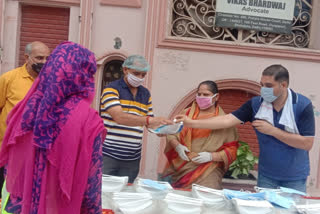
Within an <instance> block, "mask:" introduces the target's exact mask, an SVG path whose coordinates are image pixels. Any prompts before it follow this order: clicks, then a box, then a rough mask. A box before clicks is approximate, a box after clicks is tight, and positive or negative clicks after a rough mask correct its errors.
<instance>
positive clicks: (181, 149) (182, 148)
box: [175, 144, 190, 161]
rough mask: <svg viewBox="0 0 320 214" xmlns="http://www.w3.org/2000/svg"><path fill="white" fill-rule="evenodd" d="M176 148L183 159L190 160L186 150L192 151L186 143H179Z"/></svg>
mask: <svg viewBox="0 0 320 214" xmlns="http://www.w3.org/2000/svg"><path fill="white" fill-rule="evenodd" d="M175 150H176V152H177V153H178V155H179V157H180V158H181V159H182V160H185V161H189V158H188V156H187V155H186V152H190V151H189V149H188V148H187V147H185V146H184V145H181V144H178V146H176V148H175Z"/></svg>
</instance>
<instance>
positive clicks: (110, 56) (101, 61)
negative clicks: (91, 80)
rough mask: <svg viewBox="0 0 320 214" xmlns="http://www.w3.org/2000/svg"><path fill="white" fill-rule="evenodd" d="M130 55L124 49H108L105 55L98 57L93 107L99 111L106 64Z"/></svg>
mask: <svg viewBox="0 0 320 214" xmlns="http://www.w3.org/2000/svg"><path fill="white" fill-rule="evenodd" d="M127 57H128V53H126V52H124V51H107V52H106V53H104V54H103V55H101V56H99V57H96V61H97V72H96V75H95V85H96V95H95V99H94V101H93V102H92V107H93V108H94V109H96V110H97V111H99V106H100V104H99V103H100V96H101V90H100V88H101V80H102V74H103V69H104V66H105V65H106V64H107V63H108V62H110V61H112V60H125V59H126V58H127Z"/></svg>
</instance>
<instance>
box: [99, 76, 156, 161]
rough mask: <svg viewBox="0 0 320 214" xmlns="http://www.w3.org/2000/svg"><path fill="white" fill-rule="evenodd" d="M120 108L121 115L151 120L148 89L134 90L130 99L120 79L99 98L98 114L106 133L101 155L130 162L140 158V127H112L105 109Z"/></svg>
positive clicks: (129, 92)
mask: <svg viewBox="0 0 320 214" xmlns="http://www.w3.org/2000/svg"><path fill="white" fill-rule="evenodd" d="M114 106H121V107H122V111H123V112H125V113H129V114H134V115H139V116H147V115H148V116H153V112H152V102H151V96H150V92H149V90H148V89H146V88H145V87H143V86H139V87H138V91H137V94H136V96H135V97H133V95H132V93H131V91H130V89H129V87H128V85H127V84H126V82H125V81H124V79H123V78H121V79H119V80H116V81H114V82H111V83H110V84H109V85H107V86H106V87H105V88H104V90H103V93H102V96H101V104H100V113H101V117H102V119H103V121H104V126H105V128H106V129H107V131H108V133H107V136H106V139H105V141H104V143H103V149H102V153H103V154H104V155H106V156H109V157H111V158H114V159H117V160H124V161H131V160H137V159H140V157H141V148H142V146H141V143H142V136H143V126H125V125H120V124H118V123H116V122H115V121H114V120H113V118H112V117H111V115H110V114H108V109H109V108H111V107H114Z"/></svg>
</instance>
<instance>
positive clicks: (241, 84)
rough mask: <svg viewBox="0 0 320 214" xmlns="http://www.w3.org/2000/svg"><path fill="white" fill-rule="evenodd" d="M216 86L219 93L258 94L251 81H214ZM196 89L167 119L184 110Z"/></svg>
mask: <svg viewBox="0 0 320 214" xmlns="http://www.w3.org/2000/svg"><path fill="white" fill-rule="evenodd" d="M215 83H217V85H218V89H219V91H222V90H227V89H233V90H241V91H246V92H249V93H251V94H254V95H259V94H260V84H258V83H257V82H255V81H251V80H244V79H224V80H217V81H215ZM196 92H197V89H196V88H195V89H193V90H192V91H190V92H189V93H188V94H187V95H185V96H184V97H183V98H182V99H181V100H180V101H179V102H178V103H177V105H175V107H174V108H173V110H172V111H171V112H170V114H169V118H172V117H173V116H174V115H177V114H179V113H180V112H181V111H182V110H183V109H184V108H186V107H187V106H188V105H189V104H190V103H191V102H192V101H193V100H194V98H195V96H196Z"/></svg>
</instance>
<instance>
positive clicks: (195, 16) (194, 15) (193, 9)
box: [170, 0, 312, 48]
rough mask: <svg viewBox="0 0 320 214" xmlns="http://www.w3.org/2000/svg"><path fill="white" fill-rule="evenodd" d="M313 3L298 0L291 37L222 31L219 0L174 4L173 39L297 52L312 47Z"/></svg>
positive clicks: (184, 0) (182, 0)
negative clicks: (217, 16)
mask: <svg viewBox="0 0 320 214" xmlns="http://www.w3.org/2000/svg"><path fill="white" fill-rule="evenodd" d="M311 10H312V0H296V5H295V11H294V18H293V21H292V33H291V34H289V35H285V34H276V33H270V32H256V31H254V30H241V29H230V28H221V27H217V26H215V24H214V23H215V14H216V0H173V1H172V4H171V15H172V17H171V20H172V21H171V26H170V35H171V36H173V37H179V38H189V39H197V40H198V39H200V40H204V41H206V42H208V41H211V40H222V41H231V42H235V43H253V44H265V45H277V46H290V47H295V48H308V46H309V43H310V33H309V31H310V25H311V19H312V16H311Z"/></svg>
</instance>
